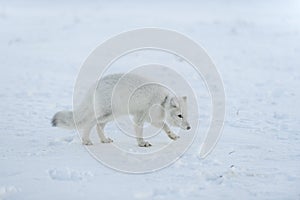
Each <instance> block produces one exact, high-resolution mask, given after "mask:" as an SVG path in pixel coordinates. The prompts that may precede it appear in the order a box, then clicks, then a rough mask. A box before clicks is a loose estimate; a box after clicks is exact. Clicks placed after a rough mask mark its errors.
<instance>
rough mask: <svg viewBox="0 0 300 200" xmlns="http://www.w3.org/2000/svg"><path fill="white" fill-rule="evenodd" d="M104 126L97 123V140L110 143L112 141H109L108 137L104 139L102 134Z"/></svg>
mask: <svg viewBox="0 0 300 200" xmlns="http://www.w3.org/2000/svg"><path fill="white" fill-rule="evenodd" d="M105 124H106V123H98V124H97V133H98V135H99V138H100V140H101V142H102V143H111V142H113V140H112V139H110V138H109V137H105V134H104V126H105Z"/></svg>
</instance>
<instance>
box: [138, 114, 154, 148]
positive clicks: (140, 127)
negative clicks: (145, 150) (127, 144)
mask: <svg viewBox="0 0 300 200" xmlns="http://www.w3.org/2000/svg"><path fill="white" fill-rule="evenodd" d="M134 122H135V123H134V130H135V134H136V140H137V143H138V146H140V147H150V146H152V145H151V144H150V143H149V142H147V141H145V140H144V138H143V126H144V118H143V116H135V117H134Z"/></svg>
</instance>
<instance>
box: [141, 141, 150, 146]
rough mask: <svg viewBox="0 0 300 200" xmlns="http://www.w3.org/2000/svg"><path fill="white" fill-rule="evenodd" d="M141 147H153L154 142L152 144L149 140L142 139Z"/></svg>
mask: <svg viewBox="0 0 300 200" xmlns="http://www.w3.org/2000/svg"><path fill="white" fill-rule="evenodd" d="M138 145H139V147H151V146H152V144H150V143H149V142H146V141H141V142H139V144H138Z"/></svg>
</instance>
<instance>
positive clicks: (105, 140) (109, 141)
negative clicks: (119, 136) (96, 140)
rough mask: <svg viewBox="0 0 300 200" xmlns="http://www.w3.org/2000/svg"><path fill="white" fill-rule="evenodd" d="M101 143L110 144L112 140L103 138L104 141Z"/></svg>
mask: <svg viewBox="0 0 300 200" xmlns="http://www.w3.org/2000/svg"><path fill="white" fill-rule="evenodd" d="M101 142H102V143H111V142H113V140H112V139H110V138H105V139H104V140H101Z"/></svg>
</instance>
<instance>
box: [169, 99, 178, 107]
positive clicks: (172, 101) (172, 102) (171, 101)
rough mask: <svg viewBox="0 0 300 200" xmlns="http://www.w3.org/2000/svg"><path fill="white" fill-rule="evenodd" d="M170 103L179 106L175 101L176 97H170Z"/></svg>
mask: <svg viewBox="0 0 300 200" xmlns="http://www.w3.org/2000/svg"><path fill="white" fill-rule="evenodd" d="M170 105H171V106H172V107H175V108H176V107H179V104H178V101H177V99H176V98H175V97H172V98H171V100H170Z"/></svg>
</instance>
